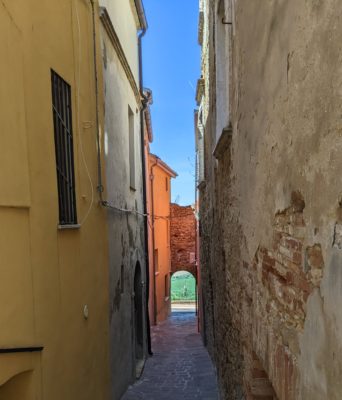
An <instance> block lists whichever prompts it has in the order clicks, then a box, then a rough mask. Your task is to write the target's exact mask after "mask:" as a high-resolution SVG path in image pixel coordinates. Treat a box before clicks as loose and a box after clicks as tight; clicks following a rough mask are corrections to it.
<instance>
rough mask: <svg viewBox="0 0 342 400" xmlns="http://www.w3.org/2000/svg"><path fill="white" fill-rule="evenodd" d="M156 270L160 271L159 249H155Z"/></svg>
mask: <svg viewBox="0 0 342 400" xmlns="http://www.w3.org/2000/svg"><path fill="white" fill-rule="evenodd" d="M154 271H155V272H158V271H159V260H158V249H155V250H154Z"/></svg>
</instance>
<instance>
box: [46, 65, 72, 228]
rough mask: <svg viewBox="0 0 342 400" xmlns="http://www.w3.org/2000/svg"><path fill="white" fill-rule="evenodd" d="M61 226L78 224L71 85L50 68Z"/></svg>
mask: <svg viewBox="0 0 342 400" xmlns="http://www.w3.org/2000/svg"><path fill="white" fill-rule="evenodd" d="M51 86H52V109H53V123H54V131H55V150H56V168H57V184H58V204H59V223H60V225H70V224H77V214H76V197H75V172H74V152H73V137H72V114H71V87H70V85H69V84H68V83H67V82H65V80H64V79H63V78H61V77H60V76H59V75H58V74H57V73H56V72H54V71H52V70H51Z"/></svg>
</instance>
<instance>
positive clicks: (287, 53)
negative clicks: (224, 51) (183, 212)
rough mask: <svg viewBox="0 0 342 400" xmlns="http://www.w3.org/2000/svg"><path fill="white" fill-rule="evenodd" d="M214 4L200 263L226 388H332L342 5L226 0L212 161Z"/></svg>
mask: <svg viewBox="0 0 342 400" xmlns="http://www.w3.org/2000/svg"><path fill="white" fill-rule="evenodd" d="M214 3H215V2H210V1H209V0H207V9H208V12H207V14H206V16H205V17H206V19H207V24H208V27H207V32H209V34H208V35H209V36H208V43H204V47H205V51H204V53H203V54H204V56H205V57H207V59H206V60H205V63H204V64H203V65H204V69H203V71H202V72H203V75H204V78H205V81H206V88H205V94H206V96H207V98H206V107H205V109H206V110H208V112H209V114H208V115H207V116H206V118H205V121H204V123H205V183H204V184H203V185H201V188H200V202H199V204H200V227H201V229H200V234H201V236H200V240H201V249H200V254H201V257H200V265H201V279H202V291H203V296H202V297H203V302H204V306H203V308H204V314H205V315H204V325H205V329H204V332H203V333H204V338H205V341H206V343H207V345H208V349H209V352H210V354H211V356H212V358H213V359H214V361H215V365H216V367H217V373H218V380H219V385H220V391H221V398H222V399H227V400H231V399H234V400H242V399H244V400H255V399H264V400H266V399H273V398H274V399H278V400H332V399H334V400H335V399H336V400H338V399H340V398H342V383H341V381H340V378H339V376H340V372H339V371H342V314H341V312H340V308H339V304H340V303H341V302H342V291H341V287H342V268H341V265H342V244H341V243H342V240H341V230H342V229H341V223H342V215H341V214H342V212H341V210H342V201H341V189H340V174H339V171H341V169H342V159H341V157H339V154H340V152H341V151H342V141H341V133H340V130H341V127H340V125H341V124H340V110H341V107H342V98H341V96H340V94H337V91H336V90H334V88H337V87H342V75H341V74H340V73H339V72H337V71H339V67H338V65H339V64H338V63H337V60H339V59H342V50H341V48H340V47H339V46H338V45H337V43H338V41H339V40H340V39H342V27H341V25H340V24H339V23H338V21H339V18H341V16H342V15H341V14H342V9H341V7H339V3H338V1H337V0H326V1H325V2H320V1H312V2H297V1H295V0H289V1H287V2H283V1H279V2H250V1H247V0H239V1H238V2H235V18H233V19H234V29H233V30H234V34H233V35H232V56H233V68H232V82H231V92H232V104H231V108H232V121H231V122H232V127H233V129H232V139H231V142H230V144H229V145H227V147H226V148H225V149H223V150H222V151H221V153H220V156H219V160H218V161H217V160H216V159H215V158H214V157H213V150H214V148H215V145H216V141H215V134H216V122H215V101H216V100H215V70H214V65H215V55H214V51H213V43H214V37H215V35H214V34H213V29H214V28H213V26H214V23H213V21H214V19H215V16H216V10H215V4H214ZM336 10H339V11H338V12H336ZM219 22H220V21H218V20H216V23H219ZM256 43H257V44H258V45H257V46H256V45H255V44H256Z"/></svg>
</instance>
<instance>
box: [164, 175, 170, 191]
mask: <svg viewBox="0 0 342 400" xmlns="http://www.w3.org/2000/svg"><path fill="white" fill-rule="evenodd" d="M165 189H166V191H167V192H168V191H169V178H168V177H166V178H165Z"/></svg>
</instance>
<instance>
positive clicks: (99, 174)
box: [90, 0, 105, 205]
mask: <svg viewBox="0 0 342 400" xmlns="http://www.w3.org/2000/svg"><path fill="white" fill-rule="evenodd" d="M90 4H91V11H92V19H93V57H94V76H95V104H96V117H95V118H96V120H95V123H96V146H97V192H98V194H99V198H100V203H101V204H102V205H103V204H104V203H105V202H104V200H103V197H102V192H103V183H102V165H101V145H100V130H99V88H98V71H97V51H96V22H95V5H94V0H90Z"/></svg>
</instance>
